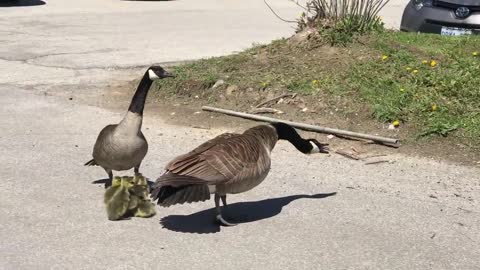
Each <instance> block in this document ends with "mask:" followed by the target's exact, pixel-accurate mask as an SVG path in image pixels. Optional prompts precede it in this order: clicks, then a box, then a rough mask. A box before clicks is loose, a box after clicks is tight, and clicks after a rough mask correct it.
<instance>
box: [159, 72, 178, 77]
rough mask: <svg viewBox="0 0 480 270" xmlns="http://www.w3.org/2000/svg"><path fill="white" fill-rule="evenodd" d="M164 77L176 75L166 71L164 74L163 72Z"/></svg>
mask: <svg viewBox="0 0 480 270" xmlns="http://www.w3.org/2000/svg"><path fill="white" fill-rule="evenodd" d="M162 77H163V78H175V75H174V74H173V73H170V72H167V71H164V72H163V74H162Z"/></svg>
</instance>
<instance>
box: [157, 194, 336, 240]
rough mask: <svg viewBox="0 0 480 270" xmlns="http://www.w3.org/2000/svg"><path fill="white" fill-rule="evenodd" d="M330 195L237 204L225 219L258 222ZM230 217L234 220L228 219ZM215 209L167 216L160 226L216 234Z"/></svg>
mask: <svg viewBox="0 0 480 270" xmlns="http://www.w3.org/2000/svg"><path fill="white" fill-rule="evenodd" d="M336 194H337V193H336V192H332V193H319V194H315V195H291V196H286V197H279V198H273V199H266V200H261V201H254V202H237V203H233V204H229V205H228V207H227V209H225V208H224V210H223V211H224V215H225V218H227V219H228V220H231V221H232V222H235V223H238V224H241V223H249V222H254V221H259V220H262V219H267V218H271V217H274V216H276V215H278V214H280V212H282V209H283V207H284V206H286V205H288V204H289V203H291V202H293V201H295V200H298V199H323V198H327V197H330V196H334V195H336ZM230 216H232V217H234V218H230ZM214 217H215V208H210V209H207V210H203V211H200V212H196V213H193V214H190V215H169V216H166V217H163V218H162V219H161V220H160V225H162V227H163V228H165V229H167V230H171V231H174V232H183V233H199V234H204V233H217V232H219V231H220V225H218V224H217V223H215V221H214Z"/></svg>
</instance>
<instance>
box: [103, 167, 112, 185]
mask: <svg viewBox="0 0 480 270" xmlns="http://www.w3.org/2000/svg"><path fill="white" fill-rule="evenodd" d="M105 171H106V172H107V173H108V181H107V182H105V188H109V187H110V186H111V185H112V181H113V172H112V170H107V169H105Z"/></svg>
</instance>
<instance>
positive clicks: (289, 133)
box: [272, 123, 313, 154]
mask: <svg viewBox="0 0 480 270" xmlns="http://www.w3.org/2000/svg"><path fill="white" fill-rule="evenodd" d="M272 126H273V127H275V129H276V130H277V134H278V139H279V140H287V141H289V142H290V143H291V144H293V146H295V148H297V149H298V151H300V152H302V153H304V154H308V153H309V152H310V151H311V150H312V149H313V146H312V144H311V143H310V142H309V141H308V140H305V139H303V138H302V137H300V135H299V134H298V133H297V131H296V130H295V129H294V128H293V127H292V126H290V125H288V124H285V123H273V124H272Z"/></svg>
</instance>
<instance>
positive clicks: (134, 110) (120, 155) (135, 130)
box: [85, 66, 173, 187]
mask: <svg viewBox="0 0 480 270" xmlns="http://www.w3.org/2000/svg"><path fill="white" fill-rule="evenodd" d="M167 77H173V75H172V74H170V73H168V72H167V71H165V70H164V69H163V68H162V67H160V66H151V67H149V68H148V69H147V71H146V72H145V74H144V75H143V78H142V80H141V81H140V84H139V85H138V87H137V90H136V91H135V94H134V95H133V98H132V101H131V103H130V107H129V108H128V111H127V113H126V115H125V116H124V117H123V119H122V121H121V122H120V123H119V124H116V125H108V126H106V127H104V128H103V129H102V131H101V132H100V134H99V135H98V138H97V141H96V142H95V146H94V147H93V154H92V155H93V159H92V160H90V161H88V162H87V163H85V166H95V165H100V166H101V167H102V168H103V169H104V170H105V171H106V172H107V174H108V178H109V182H108V183H106V185H105V186H106V187H108V186H110V185H111V182H112V178H113V173H112V170H115V171H124V170H129V169H131V168H134V171H135V173H138V171H139V168H140V165H141V163H142V160H143V158H144V157H145V155H146V154H147V150H148V143H147V140H146V139H145V136H143V133H142V131H141V128H142V119H143V108H144V106H145V100H146V98H147V94H148V90H149V89H150V86H151V85H152V82H153V81H154V80H159V79H163V78H167Z"/></svg>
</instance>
